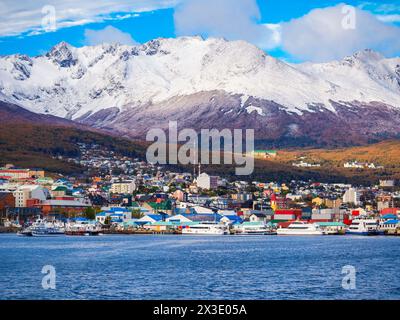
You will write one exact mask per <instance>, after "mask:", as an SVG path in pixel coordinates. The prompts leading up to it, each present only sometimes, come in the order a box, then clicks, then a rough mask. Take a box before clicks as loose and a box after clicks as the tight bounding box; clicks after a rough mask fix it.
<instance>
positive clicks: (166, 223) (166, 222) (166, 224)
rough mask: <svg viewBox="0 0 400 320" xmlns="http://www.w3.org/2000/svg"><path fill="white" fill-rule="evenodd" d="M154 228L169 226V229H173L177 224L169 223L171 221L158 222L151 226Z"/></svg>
mask: <svg viewBox="0 0 400 320" xmlns="http://www.w3.org/2000/svg"><path fill="white" fill-rule="evenodd" d="M151 225H152V226H167V227H172V226H175V225H176V224H174V223H172V222H169V221H156V222H154V223H152V224H151Z"/></svg>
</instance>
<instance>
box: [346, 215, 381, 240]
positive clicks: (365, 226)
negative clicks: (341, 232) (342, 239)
mask: <svg viewBox="0 0 400 320" xmlns="http://www.w3.org/2000/svg"><path fill="white" fill-rule="evenodd" d="M346 233H347V234H352V235H361V236H376V235H381V234H383V231H382V230H379V224H378V221H377V220H374V219H355V220H353V221H352V222H351V225H350V226H349V228H348V229H347V231H346Z"/></svg>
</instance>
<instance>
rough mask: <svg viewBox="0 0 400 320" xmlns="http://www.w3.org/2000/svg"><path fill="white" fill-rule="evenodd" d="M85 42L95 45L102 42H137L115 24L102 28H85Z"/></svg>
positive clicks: (130, 43) (132, 43) (127, 43)
mask: <svg viewBox="0 0 400 320" xmlns="http://www.w3.org/2000/svg"><path fill="white" fill-rule="evenodd" d="M85 43H86V44H87V45H90V46H95V45H98V44H102V43H119V44H126V45H134V44H137V42H136V41H135V40H133V38H132V36H131V35H130V34H129V33H126V32H122V31H121V30H119V29H117V28H114V27H113V26H107V27H105V28H104V29H102V30H90V29H86V30H85Z"/></svg>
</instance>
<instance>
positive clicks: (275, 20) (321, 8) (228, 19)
mask: <svg viewBox="0 0 400 320" xmlns="http://www.w3.org/2000/svg"><path fill="white" fill-rule="evenodd" d="M345 5H350V6H354V12H353V11H351V10H350V9H351V7H350V9H349V8H348V7H344V6H345ZM346 8H347V9H346ZM349 10H350V11H349ZM0 13H1V16H2V19H3V18H4V19H3V22H1V23H0V54H1V55H6V54H14V53H23V54H28V55H39V54H43V53H45V52H47V51H48V50H49V49H50V48H51V47H52V46H54V45H55V44H57V43H59V42H61V41H66V42H68V43H70V44H72V45H74V46H77V47H79V46H83V45H95V44H98V43H101V42H122V43H126V44H134V43H144V42H146V41H149V40H151V39H154V38H158V37H176V36H185V35H195V34H200V35H202V36H204V37H208V36H217V37H224V38H227V39H229V40H239V39H240V40H246V41H249V42H252V43H254V44H255V45H257V46H259V47H260V48H262V49H264V50H265V51H266V52H268V53H269V54H271V55H273V56H276V57H278V58H283V59H286V60H289V61H293V62H297V61H329V60H333V59H340V58H343V57H344V56H346V55H348V54H352V53H354V52H355V51H358V50H362V49H365V48H371V49H374V50H376V51H380V52H382V53H383V54H384V55H386V56H400V41H399V40H398V39H400V0H397V1H393V0H391V1H390V0H388V1H385V0H383V1H378V0H377V1H360V0H347V1H346V2H345V3H343V1H336V0H319V1H317V0H297V1H293V0H131V1H126V0H121V1H118V0H103V1H97V2H94V1H88V0H80V1H78V0H58V1H52V0H33V1H30V2H28V3H20V2H19V1H14V0H0ZM53 18H54V19H53ZM52 19H53V20H52ZM352 19H354V21H352ZM54 21H55V24H54V23H53V22H54ZM343 21H344V23H345V24H346V25H347V27H346V26H345V27H343V25H342V23H343Z"/></svg>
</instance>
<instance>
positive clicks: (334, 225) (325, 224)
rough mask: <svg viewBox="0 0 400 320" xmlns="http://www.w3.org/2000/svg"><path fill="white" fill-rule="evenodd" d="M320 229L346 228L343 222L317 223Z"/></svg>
mask: <svg viewBox="0 0 400 320" xmlns="http://www.w3.org/2000/svg"><path fill="white" fill-rule="evenodd" d="M317 224H318V225H319V226H320V227H345V226H346V225H345V224H344V223H343V222H317Z"/></svg>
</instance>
